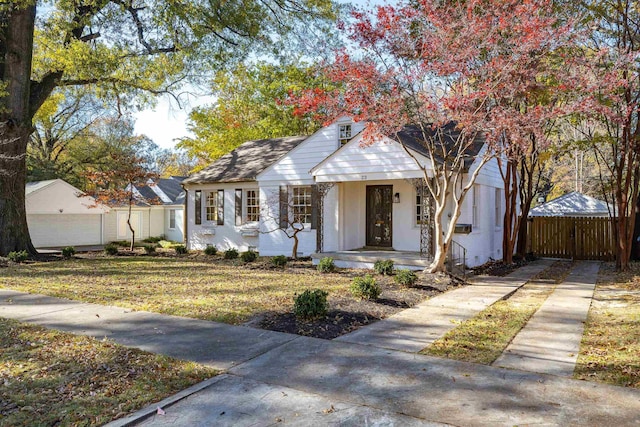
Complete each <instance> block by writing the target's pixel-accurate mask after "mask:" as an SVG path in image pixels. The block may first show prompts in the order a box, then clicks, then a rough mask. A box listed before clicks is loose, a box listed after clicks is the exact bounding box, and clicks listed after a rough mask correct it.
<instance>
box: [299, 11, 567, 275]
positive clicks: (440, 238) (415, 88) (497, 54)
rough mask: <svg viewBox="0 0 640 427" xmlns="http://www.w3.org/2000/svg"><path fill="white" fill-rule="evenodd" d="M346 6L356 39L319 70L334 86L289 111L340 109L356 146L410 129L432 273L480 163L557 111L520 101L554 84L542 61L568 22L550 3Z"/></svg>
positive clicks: (522, 142) (532, 133)
mask: <svg viewBox="0 0 640 427" xmlns="http://www.w3.org/2000/svg"><path fill="white" fill-rule="evenodd" d="M352 15H353V23H352V24H350V25H349V26H348V34H349V37H350V38H351V41H352V42H353V43H354V44H355V45H356V46H357V47H356V48H355V49H354V50H353V51H350V52H348V51H346V50H343V51H341V52H339V53H338V54H337V55H336V58H335V61H334V62H333V63H331V64H327V65H326V66H325V67H324V69H323V72H324V73H325V74H326V75H327V77H328V78H329V79H330V80H331V81H333V82H336V83H340V85H341V86H340V88H341V89H340V90H327V91H322V90H318V89H314V90H309V91H306V92H303V93H302V94H297V95H296V96H294V97H293V98H294V99H295V101H294V102H296V103H297V105H298V113H300V114H307V113H313V114H318V115H321V116H322V117H323V118H324V119H325V120H326V121H328V122H330V121H332V120H334V119H336V118H337V117H339V116H342V115H349V116H351V117H352V118H353V119H354V120H356V121H364V122H366V123H367V126H366V128H365V131H364V138H363V141H364V142H363V144H364V145H365V146H366V145H369V144H372V143H373V142H374V141H375V140H376V139H377V138H378V137H379V136H380V135H388V136H393V135H394V134H397V133H398V132H399V131H400V130H401V129H402V128H403V126H405V125H414V126H417V127H418V128H419V129H420V130H421V133H422V135H421V140H422V141H421V143H422V144H423V145H424V148H425V151H427V152H428V154H429V156H428V157H429V161H428V162H426V163H421V162H419V161H418V159H417V158H415V157H414V160H416V163H417V164H418V166H419V167H421V168H422V171H423V174H424V181H425V185H426V186H427V188H428V190H429V192H430V194H431V197H432V199H433V203H434V217H433V230H434V232H433V240H434V249H435V250H434V259H433V262H432V263H431V265H430V266H429V267H428V268H427V271H430V272H435V271H442V270H444V268H445V259H446V255H447V250H448V248H449V245H450V243H451V240H452V238H453V233H454V230H455V224H456V221H457V220H458V218H459V216H460V214H461V205H462V202H463V200H464V198H465V195H466V194H467V192H468V191H469V190H470V189H471V188H472V186H473V184H474V183H475V181H476V178H477V176H478V172H479V170H480V169H481V167H482V166H483V165H485V164H486V163H487V162H488V161H490V160H491V159H492V158H494V157H495V156H501V155H503V153H505V149H506V148H508V147H512V146H521V147H523V148H522V149H519V150H518V151H519V152H520V153H526V152H527V150H526V148H525V147H526V146H528V145H529V144H530V142H531V139H532V138H535V139H536V140H537V141H539V142H541V141H544V139H545V138H546V135H545V132H544V129H543V125H545V124H546V123H547V122H548V121H549V120H552V119H553V118H554V117H556V116H558V115H560V114H563V112H562V111H560V110H559V109H555V108H545V109H544V110H543V109H541V108H538V107H537V105H535V104H534V105H531V103H530V100H531V98H530V97H528V95H530V94H532V93H534V92H535V93H538V92H540V91H541V90H552V89H553V90H558V88H560V87H561V86H560V85H557V84H554V83H550V82H551V81H552V80H553V79H550V78H547V77H548V76H546V74H547V73H549V72H550V71H551V70H552V67H551V65H550V63H549V62H548V61H547V58H548V56H549V54H550V53H552V52H554V51H555V50H557V49H558V48H559V47H561V46H563V44H564V43H567V42H568V40H569V34H570V27H569V26H568V25H560V24H559V23H558V22H557V20H556V19H555V17H554V12H553V7H552V2H551V1H550V0H525V1H521V0H518V1H516V0H468V1H452V2H449V1H445V2H443V1H437V0H413V1H405V2H400V3H399V4H398V5H397V6H381V7H377V8H376V9H375V11H374V12H363V11H358V10H356V11H354V12H353V13H352ZM555 71H558V70H555ZM555 71H554V72H555ZM452 128H453V129H452ZM478 141H481V142H484V143H485V144H484V149H482V150H480V151H479V152H478V150H476V149H474V148H477V147H476V144H477V143H478ZM405 151H406V152H407V154H409V155H413V154H412V152H411V151H410V150H408V149H407V148H406V147H405ZM472 154H473V155H474V156H475V164H474V167H473V168H471V169H468V166H469V163H470V160H471V159H470V158H469V157H470V155H472ZM431 177H434V178H435V179H431ZM449 204H452V206H451V205H449ZM450 206H451V207H450ZM446 211H449V212H450V214H451V217H450V219H448V221H447V220H445V212H446ZM512 225H513V224H511V226H512ZM505 232H509V230H505Z"/></svg>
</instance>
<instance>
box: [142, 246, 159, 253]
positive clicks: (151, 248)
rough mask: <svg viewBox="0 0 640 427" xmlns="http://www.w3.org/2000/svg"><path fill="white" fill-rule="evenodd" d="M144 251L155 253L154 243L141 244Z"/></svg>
mask: <svg viewBox="0 0 640 427" xmlns="http://www.w3.org/2000/svg"><path fill="white" fill-rule="evenodd" d="M143 248H144V251H145V253H147V254H155V253H156V245H144V246H143Z"/></svg>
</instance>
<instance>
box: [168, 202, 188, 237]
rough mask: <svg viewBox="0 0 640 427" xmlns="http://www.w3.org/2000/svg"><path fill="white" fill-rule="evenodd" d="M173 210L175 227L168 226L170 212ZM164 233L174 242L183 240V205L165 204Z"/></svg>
mask: <svg viewBox="0 0 640 427" xmlns="http://www.w3.org/2000/svg"><path fill="white" fill-rule="evenodd" d="M171 210H175V212H176V214H175V215H176V224H175V228H169V226H170V218H169V215H170V212H171ZM164 224H165V228H164V235H165V237H166V238H167V240H171V241H174V242H183V241H184V207H183V206H177V205H176V206H166V207H165V210H164Z"/></svg>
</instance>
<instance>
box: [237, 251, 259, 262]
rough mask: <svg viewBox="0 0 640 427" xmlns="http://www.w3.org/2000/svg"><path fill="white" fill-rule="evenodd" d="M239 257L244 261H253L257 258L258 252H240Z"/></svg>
mask: <svg viewBox="0 0 640 427" xmlns="http://www.w3.org/2000/svg"><path fill="white" fill-rule="evenodd" d="M240 258H241V259H242V261H244V262H253V261H255V260H256V259H257V258H258V253H257V252H254V251H247V252H242V254H241V255H240Z"/></svg>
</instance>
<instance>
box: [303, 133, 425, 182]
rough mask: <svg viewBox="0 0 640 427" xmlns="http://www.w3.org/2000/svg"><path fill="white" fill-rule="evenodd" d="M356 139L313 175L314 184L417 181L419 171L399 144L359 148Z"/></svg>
mask: <svg viewBox="0 0 640 427" xmlns="http://www.w3.org/2000/svg"><path fill="white" fill-rule="evenodd" d="M361 141H362V137H361V136H358V137H356V138H354V139H353V140H351V141H350V142H349V143H348V144H346V145H345V146H343V147H342V148H341V149H340V150H338V151H337V152H336V153H335V154H334V155H332V156H331V157H329V158H328V159H326V160H325V161H323V162H322V163H321V164H319V165H318V166H317V167H316V168H315V169H314V171H313V175H314V176H315V177H316V180H317V181H318V182H344V181H371V180H381V179H382V180H384V179H403V178H421V177H422V176H423V173H422V171H421V170H420V168H419V167H418V165H416V162H415V161H414V160H413V159H412V158H411V157H410V156H409V155H408V154H407V153H406V152H405V150H404V149H403V148H402V147H401V146H400V144H399V143H397V142H395V141H392V140H390V139H388V138H385V139H383V140H380V141H377V142H375V143H373V144H372V145H369V146H366V147H362V146H361V145H360V144H361Z"/></svg>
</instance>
